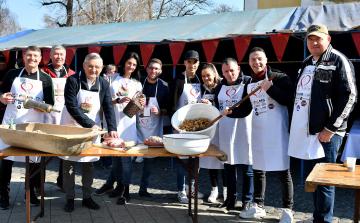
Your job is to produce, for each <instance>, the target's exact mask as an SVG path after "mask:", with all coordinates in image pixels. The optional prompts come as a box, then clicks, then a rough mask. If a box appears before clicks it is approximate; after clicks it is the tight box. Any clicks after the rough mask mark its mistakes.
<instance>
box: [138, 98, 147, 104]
mask: <svg viewBox="0 0 360 223" xmlns="http://www.w3.org/2000/svg"><path fill="white" fill-rule="evenodd" d="M145 100H146V98H140V99H139V102H140V104H141V105H142V106H144V104H145Z"/></svg>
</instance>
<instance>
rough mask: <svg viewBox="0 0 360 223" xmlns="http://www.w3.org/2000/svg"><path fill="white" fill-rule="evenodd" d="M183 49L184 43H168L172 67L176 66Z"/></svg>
mask: <svg viewBox="0 0 360 223" xmlns="http://www.w3.org/2000/svg"><path fill="white" fill-rule="evenodd" d="M184 47H185V43H169V48H170V53H171V58H172V61H173V65H174V67H176V65H177V64H178V63H179V60H180V57H181V54H182V52H183V50H184Z"/></svg>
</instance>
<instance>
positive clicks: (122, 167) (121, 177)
mask: <svg viewBox="0 0 360 223" xmlns="http://www.w3.org/2000/svg"><path fill="white" fill-rule="evenodd" d="M112 164H113V165H112V167H111V170H110V173H109V175H108V178H107V180H106V183H105V184H106V185H108V186H113V185H114V183H115V181H121V183H122V184H123V185H124V186H128V185H129V184H130V183H131V176H132V169H133V167H132V162H131V156H121V157H112Z"/></svg>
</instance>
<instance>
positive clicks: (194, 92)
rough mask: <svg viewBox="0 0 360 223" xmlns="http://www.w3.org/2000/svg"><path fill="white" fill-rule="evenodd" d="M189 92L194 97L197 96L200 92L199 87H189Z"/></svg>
mask: <svg viewBox="0 0 360 223" xmlns="http://www.w3.org/2000/svg"><path fill="white" fill-rule="evenodd" d="M190 94H191V95H192V96H193V97H194V98H197V97H199V94H200V92H199V89H197V88H191V90H190Z"/></svg>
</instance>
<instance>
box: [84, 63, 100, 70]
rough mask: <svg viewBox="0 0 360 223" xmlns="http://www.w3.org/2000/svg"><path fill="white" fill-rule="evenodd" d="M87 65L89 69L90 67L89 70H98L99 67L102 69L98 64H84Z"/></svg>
mask: <svg viewBox="0 0 360 223" xmlns="http://www.w3.org/2000/svg"><path fill="white" fill-rule="evenodd" d="M86 65H87V67H88V68H89V69H91V70H100V69H102V67H99V66H90V65H88V64H86Z"/></svg>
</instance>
